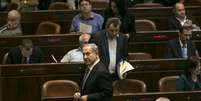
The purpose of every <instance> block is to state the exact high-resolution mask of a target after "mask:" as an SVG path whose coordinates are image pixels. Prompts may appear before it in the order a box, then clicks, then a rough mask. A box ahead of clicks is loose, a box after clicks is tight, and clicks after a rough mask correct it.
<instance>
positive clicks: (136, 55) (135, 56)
mask: <svg viewBox="0 0 201 101" xmlns="http://www.w3.org/2000/svg"><path fill="white" fill-rule="evenodd" d="M7 58H8V52H7V53H6V54H5V55H4V57H3V59H2V64H6V60H7ZM128 59H129V60H144V59H152V55H151V54H149V53H143V52H137V53H128Z"/></svg>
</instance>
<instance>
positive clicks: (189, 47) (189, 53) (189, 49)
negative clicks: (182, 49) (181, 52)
mask: <svg viewBox="0 0 201 101" xmlns="http://www.w3.org/2000/svg"><path fill="white" fill-rule="evenodd" d="M191 49H192V47H191V44H190V41H188V43H187V56H188V57H190V56H191V55H192V54H191V53H192V52H191Z"/></svg>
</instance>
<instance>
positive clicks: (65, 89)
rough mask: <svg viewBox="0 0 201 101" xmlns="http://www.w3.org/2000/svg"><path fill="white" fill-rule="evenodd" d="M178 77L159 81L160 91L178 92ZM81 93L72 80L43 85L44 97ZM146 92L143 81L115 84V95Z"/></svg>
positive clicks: (50, 82) (127, 81) (131, 80)
mask: <svg viewBox="0 0 201 101" xmlns="http://www.w3.org/2000/svg"><path fill="white" fill-rule="evenodd" d="M178 78H179V77H178V76H167V77H163V78H161V79H160V80H159V91H160V92H170V91H176V79H178ZM78 91H79V86H78V84H77V83H76V82H74V81H70V80H51V81H47V82H45V83H44V84H43V87H42V97H72V96H73V95H74V93H75V92H78ZM144 92H146V84H145V83H144V82H143V81H141V80H136V79H123V80H117V81H114V82H113V95H114V96H118V95H128V94H132V93H144Z"/></svg>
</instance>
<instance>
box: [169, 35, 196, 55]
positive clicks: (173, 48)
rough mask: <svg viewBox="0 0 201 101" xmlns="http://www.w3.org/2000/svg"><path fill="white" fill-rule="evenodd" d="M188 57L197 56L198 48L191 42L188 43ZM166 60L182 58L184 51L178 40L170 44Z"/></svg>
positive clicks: (171, 41)
mask: <svg viewBox="0 0 201 101" xmlns="http://www.w3.org/2000/svg"><path fill="white" fill-rule="evenodd" d="M187 55H188V57H191V56H195V55H196V47H195V44H194V43H193V42H192V41H191V40H189V41H188V42H187ZM165 58H182V50H181V45H180V43H179V39H178V38H177V39H173V40H170V41H169V42H168V45H167V49H166V52H165Z"/></svg>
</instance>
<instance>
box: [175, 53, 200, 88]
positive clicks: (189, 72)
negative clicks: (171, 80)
mask: <svg viewBox="0 0 201 101" xmlns="http://www.w3.org/2000/svg"><path fill="white" fill-rule="evenodd" d="M200 70H201V67H200V60H199V58H197V57H190V58H188V59H187V60H186V63H185V68H184V73H183V74H181V75H180V77H179V78H178V79H177V81H176V90H177V91H194V90H201V72H200Z"/></svg>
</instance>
